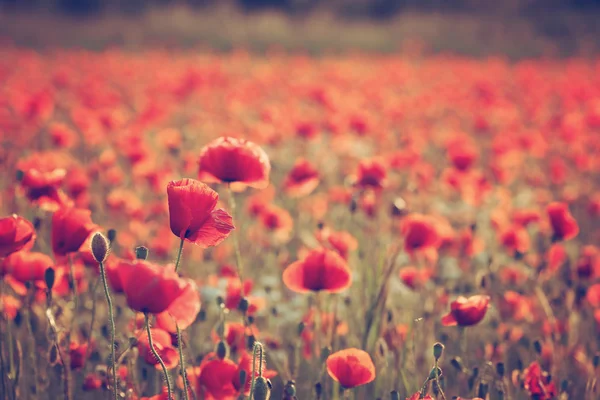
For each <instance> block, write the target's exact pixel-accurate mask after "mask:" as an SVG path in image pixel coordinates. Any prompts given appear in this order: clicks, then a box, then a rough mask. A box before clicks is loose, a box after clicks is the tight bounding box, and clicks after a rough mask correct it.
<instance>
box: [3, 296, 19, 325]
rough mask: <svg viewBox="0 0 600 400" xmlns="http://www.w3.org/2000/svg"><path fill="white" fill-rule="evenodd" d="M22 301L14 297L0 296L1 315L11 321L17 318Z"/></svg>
mask: <svg viewBox="0 0 600 400" xmlns="http://www.w3.org/2000/svg"><path fill="white" fill-rule="evenodd" d="M21 306H22V303H21V300H19V299H17V298H16V297H13V296H8V295H3V296H0V314H2V315H4V316H5V317H6V318H8V319H9V320H13V319H15V318H16V317H17V312H18V311H19V309H20V308H21Z"/></svg>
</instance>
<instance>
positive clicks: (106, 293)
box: [90, 263, 119, 400]
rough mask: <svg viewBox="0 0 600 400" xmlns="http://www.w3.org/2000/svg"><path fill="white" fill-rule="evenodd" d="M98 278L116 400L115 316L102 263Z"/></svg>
mask: <svg viewBox="0 0 600 400" xmlns="http://www.w3.org/2000/svg"><path fill="white" fill-rule="evenodd" d="M100 276H101V277H102V285H103V286H104V296H106V303H107V304H108V318H109V319H110V363H111V364H112V365H111V370H112V378H113V397H114V399H115V400H117V399H118V398H119V389H118V387H119V385H118V381H117V365H116V362H117V359H116V356H115V330H116V328H115V316H114V315H113V305H112V299H111V297H110V291H109V290H108V283H107V282H106V270H105V269H104V263H100ZM90 334H91V333H90Z"/></svg>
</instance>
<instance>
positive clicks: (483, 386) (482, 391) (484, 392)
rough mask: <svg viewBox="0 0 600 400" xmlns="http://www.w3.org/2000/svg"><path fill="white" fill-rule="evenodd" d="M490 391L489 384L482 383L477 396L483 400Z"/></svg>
mask: <svg viewBox="0 0 600 400" xmlns="http://www.w3.org/2000/svg"><path fill="white" fill-rule="evenodd" d="M488 390H489V386H488V384H487V383H483V382H481V383H480V384H479V388H478V390H477V396H478V397H481V398H482V399H485V397H486V396H487V394H488Z"/></svg>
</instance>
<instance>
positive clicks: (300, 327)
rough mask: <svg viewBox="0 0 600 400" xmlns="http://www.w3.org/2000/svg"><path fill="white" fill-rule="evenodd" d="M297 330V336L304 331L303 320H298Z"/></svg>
mask: <svg viewBox="0 0 600 400" xmlns="http://www.w3.org/2000/svg"><path fill="white" fill-rule="evenodd" d="M297 330H298V336H300V335H301V334H302V332H303V331H304V322H300V323H299V324H298V328H297Z"/></svg>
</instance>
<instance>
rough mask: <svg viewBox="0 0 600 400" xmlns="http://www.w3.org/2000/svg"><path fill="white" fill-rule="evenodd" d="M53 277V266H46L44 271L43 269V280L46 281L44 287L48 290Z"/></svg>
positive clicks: (54, 275) (51, 286)
mask: <svg viewBox="0 0 600 400" xmlns="http://www.w3.org/2000/svg"><path fill="white" fill-rule="evenodd" d="M55 279H56V272H54V268H50V267H48V268H46V271H44V281H45V282H46V287H47V288H48V291H52V288H53V287H54V280H55Z"/></svg>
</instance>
